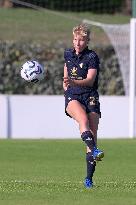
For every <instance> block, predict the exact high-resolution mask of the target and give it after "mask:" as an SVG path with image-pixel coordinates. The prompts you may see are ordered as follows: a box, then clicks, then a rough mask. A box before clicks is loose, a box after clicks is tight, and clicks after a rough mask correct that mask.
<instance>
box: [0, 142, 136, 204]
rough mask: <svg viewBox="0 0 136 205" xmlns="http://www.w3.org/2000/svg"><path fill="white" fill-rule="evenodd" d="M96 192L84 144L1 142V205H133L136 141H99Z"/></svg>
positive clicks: (135, 188)
mask: <svg viewBox="0 0 136 205" xmlns="http://www.w3.org/2000/svg"><path fill="white" fill-rule="evenodd" d="M99 147H100V148H101V149H104V151H105V158H104V159H103V161H102V162H99V163H97V168H96V172H95V177H94V184H95V186H94V188H93V189H91V190H86V189H85V188H84V186H83V180H84V177H85V173H86V168H85V146H84V144H83V143H82V141H81V140H0V205H37V204H38V205H70V204H71V205H88V204H95V205H135V204H136V200H135V197H136V162H135V156H136V140H129V139H123V140H99Z"/></svg>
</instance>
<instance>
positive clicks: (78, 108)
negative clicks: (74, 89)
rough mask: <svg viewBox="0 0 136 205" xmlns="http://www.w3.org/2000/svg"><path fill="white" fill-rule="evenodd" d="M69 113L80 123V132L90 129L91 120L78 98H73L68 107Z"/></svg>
mask: <svg viewBox="0 0 136 205" xmlns="http://www.w3.org/2000/svg"><path fill="white" fill-rule="evenodd" d="M66 111H67V112H68V114H69V115H70V116H71V117H72V118H73V119H74V120H76V121H77V122H78V123H79V127H80V133H82V132H84V131H86V130H89V121H88V116H87V114H86V111H85V108H84V106H83V105H82V104H81V103H80V102H78V101H77V100H72V101H70V102H69V103H68V106H67V108H66Z"/></svg>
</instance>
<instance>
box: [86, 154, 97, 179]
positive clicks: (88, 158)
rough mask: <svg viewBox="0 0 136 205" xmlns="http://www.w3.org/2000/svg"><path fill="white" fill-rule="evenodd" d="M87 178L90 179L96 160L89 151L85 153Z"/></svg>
mask: <svg viewBox="0 0 136 205" xmlns="http://www.w3.org/2000/svg"><path fill="white" fill-rule="evenodd" d="M86 165H87V178H88V179H90V180H92V178H93V174H94V172H95V166H96V162H95V161H94V159H93V156H92V154H91V152H88V153H86Z"/></svg>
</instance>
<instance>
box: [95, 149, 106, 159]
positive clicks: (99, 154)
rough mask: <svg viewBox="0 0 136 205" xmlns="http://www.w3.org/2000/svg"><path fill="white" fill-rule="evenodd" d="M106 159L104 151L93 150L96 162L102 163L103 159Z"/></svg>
mask: <svg viewBox="0 0 136 205" xmlns="http://www.w3.org/2000/svg"><path fill="white" fill-rule="evenodd" d="M103 157H104V152H103V151H102V150H99V149H98V148H94V150H93V158H94V160H96V161H101V159H102V158H103Z"/></svg>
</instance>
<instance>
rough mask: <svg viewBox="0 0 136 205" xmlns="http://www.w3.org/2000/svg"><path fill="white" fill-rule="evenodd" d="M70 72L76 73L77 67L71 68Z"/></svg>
mask: <svg viewBox="0 0 136 205" xmlns="http://www.w3.org/2000/svg"><path fill="white" fill-rule="evenodd" d="M71 74H72V75H74V76H75V75H77V68H76V67H73V68H72V69H71Z"/></svg>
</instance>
